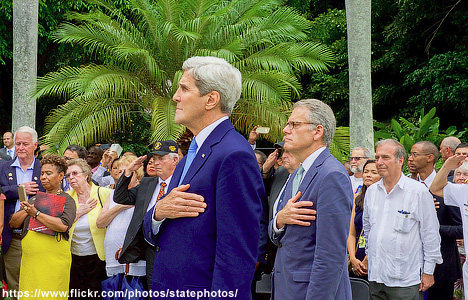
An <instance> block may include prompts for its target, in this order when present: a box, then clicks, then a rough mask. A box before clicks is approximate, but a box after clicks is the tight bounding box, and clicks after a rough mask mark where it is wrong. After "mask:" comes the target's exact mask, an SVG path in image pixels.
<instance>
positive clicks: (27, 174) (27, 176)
mask: <svg viewBox="0 0 468 300" xmlns="http://www.w3.org/2000/svg"><path fill="white" fill-rule="evenodd" d="M35 162H36V160H33V162H32V164H31V165H30V166H29V167H28V168H27V169H26V171H24V170H23V168H21V164H20V162H19V160H18V158H16V159H15V161H14V162H13V163H12V164H11V166H12V167H15V169H16V184H18V185H20V184H23V183H25V182H28V181H32V180H33V172H34V163H35ZM19 210H20V201H19V199H18V200H17V201H16V205H15V212H17V211H19Z"/></svg>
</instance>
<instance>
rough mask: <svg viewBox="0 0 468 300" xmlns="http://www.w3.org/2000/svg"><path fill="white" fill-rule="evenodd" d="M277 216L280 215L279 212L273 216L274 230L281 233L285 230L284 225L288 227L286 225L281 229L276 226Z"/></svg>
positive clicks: (277, 233)
mask: <svg viewBox="0 0 468 300" xmlns="http://www.w3.org/2000/svg"><path fill="white" fill-rule="evenodd" d="M277 216H278V214H276V216H275V217H274V218H273V231H274V232H275V234H276V235H279V234H281V233H282V232H283V231H284V227H286V226H283V227H282V228H280V229H278V228H277V227H276V218H277Z"/></svg>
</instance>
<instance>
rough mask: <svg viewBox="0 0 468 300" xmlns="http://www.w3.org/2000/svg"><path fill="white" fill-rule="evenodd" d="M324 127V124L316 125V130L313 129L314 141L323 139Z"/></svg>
mask: <svg viewBox="0 0 468 300" xmlns="http://www.w3.org/2000/svg"><path fill="white" fill-rule="evenodd" d="M324 132H325V131H324V129H323V126H322V125H320V124H319V125H317V126H315V131H312V135H313V136H314V141H319V140H322V137H323V134H324Z"/></svg>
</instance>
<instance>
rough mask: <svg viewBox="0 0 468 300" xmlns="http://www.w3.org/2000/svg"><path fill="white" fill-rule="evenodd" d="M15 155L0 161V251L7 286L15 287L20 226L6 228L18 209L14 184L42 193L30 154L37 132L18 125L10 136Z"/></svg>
mask: <svg viewBox="0 0 468 300" xmlns="http://www.w3.org/2000/svg"><path fill="white" fill-rule="evenodd" d="M14 141H15V150H16V158H15V159H14V160H10V161H7V162H5V163H3V164H0V186H1V187H2V189H3V191H4V193H5V196H6V200H5V219H4V222H5V224H4V227H3V232H2V242H3V244H2V250H3V253H5V257H4V259H5V269H6V275H7V278H8V288H9V289H10V290H18V281H19V271H20V264H21V233H22V232H21V229H13V230H12V229H10V226H9V223H8V222H9V220H10V217H11V216H12V215H13V214H14V213H15V212H17V211H19V210H20V201H19V196H18V185H20V184H21V185H23V186H24V187H25V189H26V194H27V195H28V197H29V196H34V195H35V194H36V192H37V191H42V192H45V190H44V188H43V187H42V184H41V182H40V176H41V163H40V161H39V160H38V159H36V158H35V157H34V150H36V148H37V144H38V143H37V132H36V131H35V130H34V129H32V128H31V127H28V126H23V127H21V128H19V129H18V130H17V131H16V133H15V136H14Z"/></svg>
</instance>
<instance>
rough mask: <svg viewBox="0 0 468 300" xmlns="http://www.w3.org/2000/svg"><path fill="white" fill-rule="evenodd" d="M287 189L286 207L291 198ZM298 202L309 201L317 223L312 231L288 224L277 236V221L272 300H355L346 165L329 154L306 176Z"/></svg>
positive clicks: (350, 201) (284, 201) (272, 235)
mask: <svg viewBox="0 0 468 300" xmlns="http://www.w3.org/2000/svg"><path fill="white" fill-rule="evenodd" d="M296 173H297V171H294V173H293V174H292V175H291V178H290V180H289V181H288V183H287V185H286V190H285V197H284V200H283V201H282V202H281V203H280V204H279V205H280V209H281V208H282V207H284V205H285V204H286V203H287V200H288V199H290V198H292V183H293V180H294V176H295V175H296ZM299 191H301V194H302V196H301V198H300V199H299V201H303V200H310V201H312V202H313V203H314V204H313V207H312V208H313V209H316V210H317V219H316V221H312V222H311V225H310V226H299V225H286V228H285V230H284V231H283V232H282V233H281V234H280V235H276V234H275V232H274V230H273V221H274V220H272V221H271V222H270V224H269V228H268V230H269V234H270V239H271V240H272V241H273V243H275V244H276V245H278V247H279V248H278V252H277V254H276V260H275V270H274V274H273V289H272V290H273V291H272V299H274V300H276V299H278V300H282V299H291V300H295V299H297V300H299V299H300V300H303V299H309V300H310V299H320V300H327V299H329V300H332V299H340V300H351V299H352V294H351V284H350V282H349V277H348V266H347V260H348V259H347V249H346V241H347V238H348V234H349V220H350V218H351V209H352V206H353V193H352V189H351V181H350V179H349V175H348V173H347V172H346V169H345V168H344V166H343V165H342V164H341V163H340V162H338V161H337V160H336V159H335V158H334V157H333V156H332V155H331V154H330V152H329V151H328V149H325V150H324V151H323V152H322V153H321V154H320V155H319V156H318V157H317V159H316V160H315V162H314V163H313V164H312V166H311V167H310V169H309V170H308V171H307V173H306V174H305V175H304V178H303V180H302V182H301V185H300V186H299Z"/></svg>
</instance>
